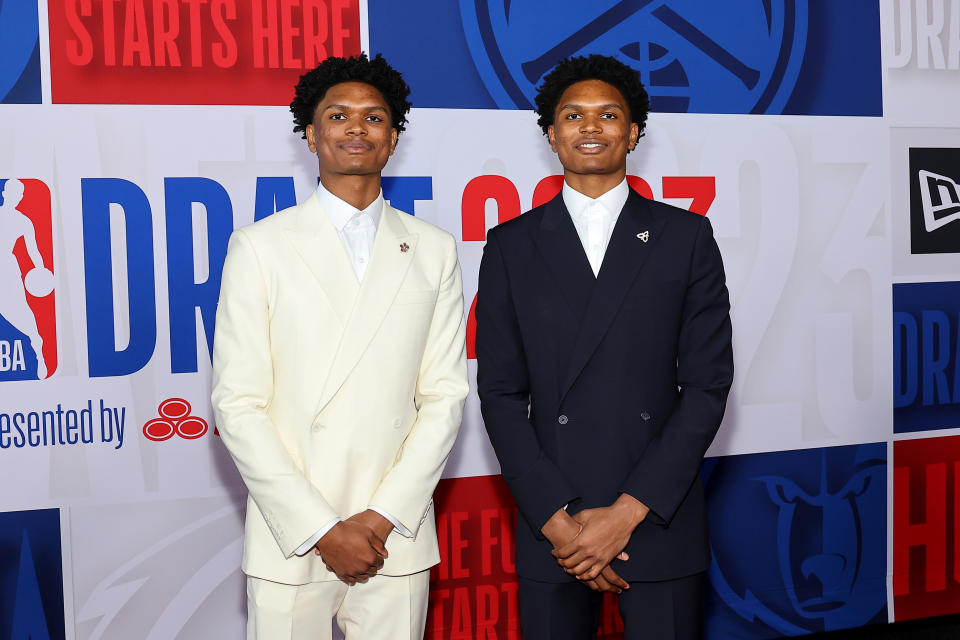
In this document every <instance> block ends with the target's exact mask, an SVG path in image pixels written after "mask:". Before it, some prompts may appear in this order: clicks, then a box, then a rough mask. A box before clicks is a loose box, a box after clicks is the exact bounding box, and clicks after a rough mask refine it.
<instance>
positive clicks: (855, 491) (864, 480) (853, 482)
mask: <svg viewBox="0 0 960 640" xmlns="http://www.w3.org/2000/svg"><path fill="white" fill-rule="evenodd" d="M878 472H879V471H878V469H864V470H863V471H861V472H860V473H858V474H857V475H855V476H853V477H852V478H850V480H848V481H847V484H846V485H844V487H843V489H842V490H841V491H840V497H842V498H859V497H860V496H862V495H863V494H865V493H866V492H867V489H869V488H870V484H871V482H872V481H873V476H874V474H875V473H878Z"/></svg>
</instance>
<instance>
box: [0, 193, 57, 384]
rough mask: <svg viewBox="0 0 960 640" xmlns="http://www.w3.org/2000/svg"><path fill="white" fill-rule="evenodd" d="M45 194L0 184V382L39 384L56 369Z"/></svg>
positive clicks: (49, 229)
mask: <svg viewBox="0 0 960 640" xmlns="http://www.w3.org/2000/svg"><path fill="white" fill-rule="evenodd" d="M53 274H54V270H53V238H52V223H51V217H50V189H49V188H47V185H45V184H44V183H43V182H41V181H40V180H27V179H24V180H18V179H15V178H10V179H0V381H6V380H37V379H39V380H43V379H44V378H47V377H49V376H50V375H51V374H53V372H54V371H55V370H56V368H57V319H56V302H55V293H54V289H55V287H56V279H55V278H54V275H53Z"/></svg>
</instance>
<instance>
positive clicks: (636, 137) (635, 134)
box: [629, 122, 640, 150]
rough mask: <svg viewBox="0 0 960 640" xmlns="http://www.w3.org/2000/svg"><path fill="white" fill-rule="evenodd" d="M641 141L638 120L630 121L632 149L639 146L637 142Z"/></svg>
mask: <svg viewBox="0 0 960 640" xmlns="http://www.w3.org/2000/svg"><path fill="white" fill-rule="evenodd" d="M639 141H640V127H639V125H637V123H636V122H631V123H630V145H629V146H630V149H631V150H632V149H634V148H635V147H636V146H637V142H639Z"/></svg>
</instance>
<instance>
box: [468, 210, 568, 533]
mask: <svg viewBox="0 0 960 640" xmlns="http://www.w3.org/2000/svg"><path fill="white" fill-rule="evenodd" d="M497 233H498V230H496V229H492V230H491V231H490V232H489V233H488V235H487V244H486V246H485V247H484V249H483V258H482V260H481V262H480V280H479V286H478V292H477V308H476V314H477V391H478V393H479V395H480V410H481V413H482V414H483V423H484V425H485V427H486V429H487V433H488V434H489V436H490V442H491V444H492V445H493V449H494V451H496V454H497V458H498V459H499V461H500V469H501V472H502V474H503V479H504V480H505V481H506V483H507V485H508V486H509V487H510V491H511V493H512V494H513V497H514V498H515V499H516V501H517V505H518V506H519V508H520V513H521V514H522V515H523V516H524V518H526V520H527V522H528V523H529V524H530V526H531V528H532V529H533V530H534V533H535V534H536V535H537V536H540V537H541V538H542V534H541V533H540V529H541V527H543V525H544V524H546V522H547V520H549V519H550V517H551V516H552V515H553V514H554V513H555V512H556V511H557V509H561V508H563V507H564V505H566V504H569V503H570V502H571V501H573V500H574V499H575V498H577V497H579V496H578V494H577V492H576V491H575V490H574V488H573V487H572V486H571V484H570V483H569V482H568V481H567V479H566V478H565V477H564V476H563V474H562V473H561V472H560V469H559V468H558V467H557V466H556V464H554V462H553V461H552V460H551V459H550V458H549V457H547V455H546V454H545V453H544V452H543V449H542V448H541V447H540V442H539V440H538V439H537V434H536V432H535V431H534V427H533V424H532V423H531V421H530V410H529V407H530V380H529V371H528V369H527V358H526V355H525V353H524V348H523V340H522V336H521V334H520V325H519V322H518V318H517V313H516V309H515V307H514V305H513V298H512V295H511V291H510V278H509V274H508V273H507V269H506V265H505V262H504V259H503V255H502V253H501V249H500V245H499V243H498V240H497V238H498V235H497Z"/></svg>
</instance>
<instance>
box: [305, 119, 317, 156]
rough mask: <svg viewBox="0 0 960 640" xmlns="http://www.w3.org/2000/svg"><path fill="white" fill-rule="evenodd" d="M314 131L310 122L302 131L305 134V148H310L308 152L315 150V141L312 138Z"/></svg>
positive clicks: (314, 151)
mask: <svg viewBox="0 0 960 640" xmlns="http://www.w3.org/2000/svg"><path fill="white" fill-rule="evenodd" d="M315 131H316V130H315V129H314V128H313V125H312V124H308V125H307V129H306V131H304V133H306V134H307V148H308V149H310V153H316V152H317V143H316V141H315V140H314V139H313V134H314V132H315Z"/></svg>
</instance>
